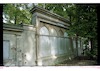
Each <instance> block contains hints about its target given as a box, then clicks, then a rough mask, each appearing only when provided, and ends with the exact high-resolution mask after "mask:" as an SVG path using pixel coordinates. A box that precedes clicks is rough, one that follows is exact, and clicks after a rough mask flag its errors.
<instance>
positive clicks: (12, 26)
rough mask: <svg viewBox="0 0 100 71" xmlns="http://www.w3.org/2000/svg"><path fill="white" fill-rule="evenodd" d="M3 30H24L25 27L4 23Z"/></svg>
mask: <svg viewBox="0 0 100 71" xmlns="http://www.w3.org/2000/svg"><path fill="white" fill-rule="evenodd" d="M3 30H8V31H15V32H22V31H23V27H22V26H21V25H13V24H3Z"/></svg>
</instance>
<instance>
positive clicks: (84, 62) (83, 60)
mask: <svg viewBox="0 0 100 71" xmlns="http://www.w3.org/2000/svg"><path fill="white" fill-rule="evenodd" d="M96 64H97V62H96V60H93V59H89V58H88V57H77V58H74V59H73V60H67V61H64V62H62V63H59V64H56V66H94V65H96Z"/></svg>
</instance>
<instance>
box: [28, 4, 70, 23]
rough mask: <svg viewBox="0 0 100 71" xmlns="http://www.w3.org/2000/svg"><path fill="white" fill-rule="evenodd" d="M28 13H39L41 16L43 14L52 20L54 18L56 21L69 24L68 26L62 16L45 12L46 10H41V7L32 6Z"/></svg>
mask: <svg viewBox="0 0 100 71" xmlns="http://www.w3.org/2000/svg"><path fill="white" fill-rule="evenodd" d="M30 12H31V13H32V14H33V13H35V12H39V13H42V14H44V15H48V16H51V17H54V18H56V19H59V20H61V21H63V22H66V23H69V24H70V22H69V21H68V20H67V19H65V18H63V17H62V16H59V15H57V14H55V13H52V12H50V11H48V10H46V9H43V8H41V7H37V6H34V7H33V8H32V9H31V10H30Z"/></svg>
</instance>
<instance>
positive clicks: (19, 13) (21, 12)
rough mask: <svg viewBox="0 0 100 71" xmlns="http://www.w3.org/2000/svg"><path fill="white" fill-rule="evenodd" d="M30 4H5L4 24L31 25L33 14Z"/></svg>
mask: <svg viewBox="0 0 100 71" xmlns="http://www.w3.org/2000/svg"><path fill="white" fill-rule="evenodd" d="M29 9H30V8H29V7H28V4H4V5H3V19H4V20H5V21H4V23H8V24H20V23H25V24H30V22H31V14H30V12H29Z"/></svg>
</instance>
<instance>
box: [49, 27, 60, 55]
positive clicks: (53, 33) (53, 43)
mask: <svg viewBox="0 0 100 71" xmlns="http://www.w3.org/2000/svg"><path fill="white" fill-rule="evenodd" d="M50 35H51V36H53V37H50V40H51V54H52V55H56V54H57V53H58V48H57V37H56V36H57V32H56V30H55V29H53V28H52V29H51V30H50Z"/></svg>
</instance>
